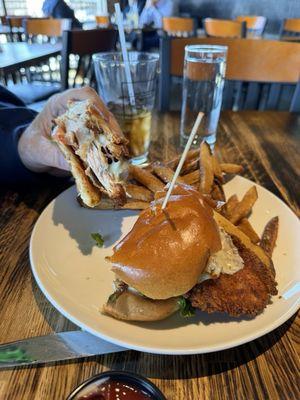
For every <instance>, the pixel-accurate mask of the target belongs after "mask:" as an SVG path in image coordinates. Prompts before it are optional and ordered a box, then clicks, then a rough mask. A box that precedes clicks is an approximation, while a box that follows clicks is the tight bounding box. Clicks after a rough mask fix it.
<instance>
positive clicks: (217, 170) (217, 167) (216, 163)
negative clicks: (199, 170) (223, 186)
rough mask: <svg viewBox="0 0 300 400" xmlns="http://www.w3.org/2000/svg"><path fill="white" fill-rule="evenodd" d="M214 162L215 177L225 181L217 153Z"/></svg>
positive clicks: (213, 158)
mask: <svg viewBox="0 0 300 400" xmlns="http://www.w3.org/2000/svg"><path fill="white" fill-rule="evenodd" d="M212 163H213V170H214V175H215V177H216V178H217V179H218V180H219V182H221V183H223V181H224V179H223V174H222V170H221V166H220V164H219V161H218V160H217V158H216V156H215V155H213V156H212Z"/></svg>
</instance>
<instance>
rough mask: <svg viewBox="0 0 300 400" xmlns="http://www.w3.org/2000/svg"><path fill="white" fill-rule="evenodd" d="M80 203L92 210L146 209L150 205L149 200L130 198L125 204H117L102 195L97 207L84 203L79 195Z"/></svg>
mask: <svg viewBox="0 0 300 400" xmlns="http://www.w3.org/2000/svg"><path fill="white" fill-rule="evenodd" d="M77 201H78V203H79V204H80V205H81V206H82V207H84V208H89V209H91V210H144V209H145V208H147V207H148V206H149V203H148V202H147V201H139V200H131V199H128V200H127V202H126V203H125V204H124V205H123V206H118V205H116V204H115V203H114V202H113V201H112V200H111V199H110V198H109V197H104V196H103V197H102V199H101V202H100V203H99V204H98V205H97V206H96V207H89V206H87V205H85V204H84V203H83V201H82V200H81V198H80V196H77Z"/></svg>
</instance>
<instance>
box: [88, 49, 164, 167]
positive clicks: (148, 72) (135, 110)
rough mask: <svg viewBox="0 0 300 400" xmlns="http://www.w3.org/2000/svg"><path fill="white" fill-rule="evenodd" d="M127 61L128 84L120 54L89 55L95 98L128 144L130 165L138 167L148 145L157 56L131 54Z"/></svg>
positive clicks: (134, 52)
mask: <svg viewBox="0 0 300 400" xmlns="http://www.w3.org/2000/svg"><path fill="white" fill-rule="evenodd" d="M128 58H129V67H130V72H131V80H132V84H131V83H129V82H128V80H127V78H126V73H125V65H124V62H123V57H122V54H121V53H116V52H113V53H99V54H94V55H93V61H94V67H95V72H96V79H97V83H98V91H99V94H100V96H101V97H102V98H103V100H104V101H105V103H106V105H107V106H108V108H109V109H110V111H111V112H112V113H113V114H114V116H115V117H116V118H117V120H118V122H119V124H120V126H121V129H122V130H123V133H124V134H125V136H126V137H127V138H128V140H129V151H130V155H131V162H132V163H133V164H142V163H144V162H145V161H146V160H147V156H148V150H149V145H150V135H151V117H152V110H153V106H154V101H155V90H156V78H157V68H158V60H159V55H158V54H155V53H144V52H136V51H133V52H129V53H128ZM129 86H130V87H132V90H133V93H134V103H133V102H132V98H131V97H130V96H129V89H130V88H129Z"/></svg>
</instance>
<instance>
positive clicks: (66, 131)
mask: <svg viewBox="0 0 300 400" xmlns="http://www.w3.org/2000/svg"><path fill="white" fill-rule="evenodd" d="M55 123H56V124H57V127H56V128H55V130H54V134H53V138H54V140H55V141H56V142H57V143H58V144H59V147H60V149H61V150H62V152H63V154H64V155H65V157H66V158H67V160H68V162H69V164H70V167H71V172H72V173H73V175H74V177H75V180H76V184H77V188H78V191H79V194H80V196H81V199H82V201H83V202H84V203H85V204H86V205H87V206H89V207H94V206H96V205H98V204H99V202H100V200H101V192H103V193H105V194H106V195H107V196H108V197H109V198H111V199H112V200H113V201H114V202H115V203H116V204H118V205H123V204H124V203H125V202H126V193H125V189H124V187H123V178H124V176H125V175H126V170H127V162H126V158H127V157H128V150H127V139H126V138H125V137H124V135H123V134H122V132H121V130H120V128H119V126H118V124H117V122H116V121H115V119H114V118H113V116H112V115H111V114H108V116H104V114H103V113H101V111H100V110H98V109H97V107H96V106H95V105H94V104H93V103H92V102H91V101H89V100H84V101H70V102H69V103H68V109H67V111H66V112H65V113H64V114H63V115H61V116H59V117H57V118H56V119H55ZM71 153H72V154H71ZM123 175H124V176H123Z"/></svg>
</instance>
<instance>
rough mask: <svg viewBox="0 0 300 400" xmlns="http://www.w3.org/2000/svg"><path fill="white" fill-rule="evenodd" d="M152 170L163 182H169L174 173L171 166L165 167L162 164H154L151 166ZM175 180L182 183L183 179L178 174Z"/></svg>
mask: <svg viewBox="0 0 300 400" xmlns="http://www.w3.org/2000/svg"><path fill="white" fill-rule="evenodd" d="M153 172H154V173H155V175H156V176H158V177H159V178H160V179H161V180H162V181H163V182H165V183H169V182H171V180H172V178H173V175H174V171H173V170H172V169H171V168H169V167H165V166H163V165H155V166H154V167H153ZM176 182H181V183H184V180H183V179H182V178H181V177H180V176H178V178H177V179H176Z"/></svg>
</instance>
